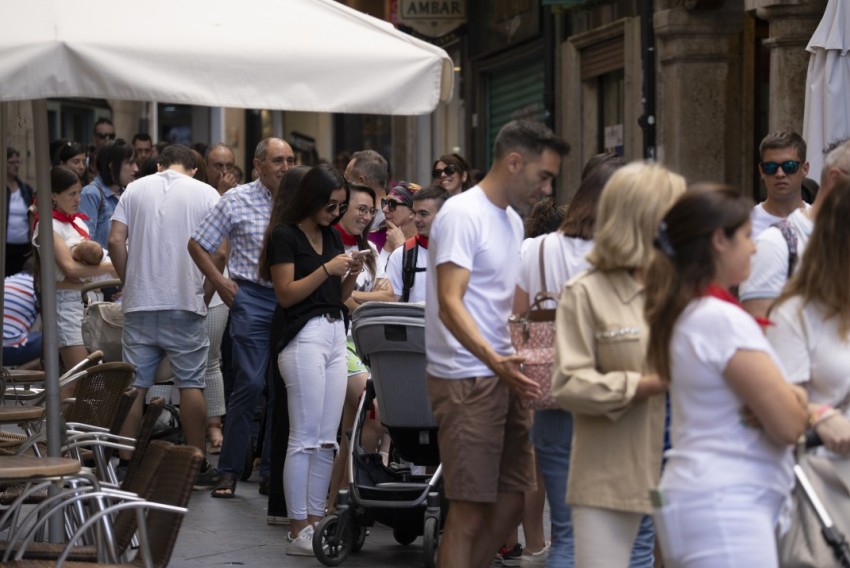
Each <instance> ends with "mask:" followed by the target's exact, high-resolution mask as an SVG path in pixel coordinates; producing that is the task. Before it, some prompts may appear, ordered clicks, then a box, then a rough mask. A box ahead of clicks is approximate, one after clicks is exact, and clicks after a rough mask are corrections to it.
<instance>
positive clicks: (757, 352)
mask: <svg viewBox="0 0 850 568" xmlns="http://www.w3.org/2000/svg"><path fill="white" fill-rule="evenodd" d="M751 210H752V204H751V203H750V202H749V200H747V199H746V198H743V197H741V195H740V193H739V192H738V191H737V190H735V189H733V188H730V187H728V186H718V185H706V186H701V187H700V186H698V187H696V188H692V189H690V190H689V191H688V192H687V193H686V194H685V195H684V196H682V197H681V198H680V199H679V200H678V201H677V203H676V205H674V206H673V208H672V209H671V210H670V212H669V213H667V215H665V217H664V219H663V221H662V223H661V225H660V228H659V229H658V233H657V236H656V247H657V248H658V249H660V251H661V254H657V255H656V257H655V259H654V261H653V263H652V264H651V266H650V269H649V272H648V273H647V277H646V314H647V321H648V322H649V325H650V341H649V349H648V361H649V365H650V367H651V368H652V369H654V370H656V371H657V372H658V374H659V375H660V376H661V377H662V378H663V379H664V380H667V381H669V384H670V407H671V424H670V437H671V443H672V449H670V450H669V451H668V452H667V454H666V457H667V464H666V466H665V468H664V472H663V474H662V476H661V483H660V486H659V490H658V491H657V492H655V493H654V497H655V499H654V505H655V507H656V510H655V513H654V515H653V517H654V520H655V524H656V534H657V535H658V538H659V541H660V543H661V550H662V552H663V554H664V565H665V566H667V567H669V568H676V567H692V568H716V567H721V566H722V567H723V568H734V567H741V568H745V567H746V568H749V567H752V566H760V567H761V566H764V567H768V566H777V564H778V559H777V554H776V540H775V537H774V531H775V527H776V522H777V520H778V518H779V514H780V511H781V509H782V504H783V502H784V501H785V500H786V498H787V496H788V493H789V491H790V490H791V487H792V481H793V477H792V471H791V465H792V462H791V451H790V445H791V444H793V443H794V442H795V441H796V440H797V438H798V437H799V436H800V434H801V433H802V432H803V430H804V429H805V427H806V419H807V411H806V394H805V392H804V391H803V389H801V388H800V387H798V386H794V385H790V384H788V383H787V382H786V381H785V379H784V377H783V376H782V371H781V370H780V366H779V364H778V359H777V357H776V354H775V353H774V351H773V349H772V348H771V346H770V344H769V343H768V342H767V339H766V338H765V336H764V334H763V333H762V331H761V329H759V323H766V322H757V321H756V320H754V319H753V318H752V317H751V316H750V315H749V314H748V313H747V312H745V311H744V309H743V308H742V307H741V306H740V304H738V302H737V300H735V298H734V297H733V296H732V294H731V293H730V292H729V289H730V288H731V287H732V286H735V285H737V284H738V283H740V282H741V281H742V280H744V279H746V277H747V276H748V274H749V271H750V256H751V255H752V253H753V252H755V245H754V244H753V241H752V240H751V238H750V231H751V227H750V211H751Z"/></svg>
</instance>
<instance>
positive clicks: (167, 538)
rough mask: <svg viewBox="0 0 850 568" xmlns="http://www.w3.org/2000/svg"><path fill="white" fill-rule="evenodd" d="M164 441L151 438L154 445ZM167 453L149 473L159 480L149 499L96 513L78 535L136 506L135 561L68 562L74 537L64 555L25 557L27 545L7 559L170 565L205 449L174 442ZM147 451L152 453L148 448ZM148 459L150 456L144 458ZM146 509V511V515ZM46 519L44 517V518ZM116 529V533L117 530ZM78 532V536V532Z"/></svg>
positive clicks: (79, 567) (75, 567) (85, 567)
mask: <svg viewBox="0 0 850 568" xmlns="http://www.w3.org/2000/svg"><path fill="white" fill-rule="evenodd" d="M159 444H167V443H164V442H152V443H151V448H154V447H155V446H157V445H159ZM167 447H168V449H167V451H166V452H165V455H164V456H163V457H162V459H161V460H160V463H159V465H158V467H157V468H156V472H155V473H154V474H153V475H152V476H149V477H152V478H154V479H155V480H156V482H155V483H152V484H151V490H150V492H149V499H148V501H128V502H124V503H119V504H117V505H114V506H112V507H109V508H107V509H106V510H104V511H101V512H99V513H97V514H95V515H93V516H92V517H91V518H90V519H89V520H88V521H87V522H86V523H85V524H84V525H83V526H82V527H80V529H79V531H78V532H77V535H80V534H83V533H86V532H88V531H89V530H90V528H91V527H93V526H95V525H96V524H97V523H100V522H102V521H103V520H104V519H108V518H109V517H111V516H113V515H117V514H120V513H121V512H123V511H128V510H134V511H135V512H136V513H135V514H136V516H137V518H140V517H142V518H143V523H141V524H139V525H138V529H139V539H140V541H141V546H140V547H139V552H138V554H137V555H136V557H135V558H133V560H132V561H130V562H127V563H123V564H101V563H91V562H69V561H66V560H67V559H68V558H69V557H70V555H71V554H72V553H73V551H74V549H75V547H74V546H73V542H74V539H72V541H71V542H70V543H69V544H68V545H66V547H65V551H64V552H63V554H62V556H60V558H59V559H58V561H55V560H29V559H23V557H24V555H25V554H26V551H27V547H26V546H25V547H23V548H21V549H20V550H18V551H17V553H16V555H15V561H14V562H8V563H5V564H4V566H10V567H22V568H23V567H30V566H32V567H39V568H41V567H45V568H46V567H54V566H68V567H70V568H92V567H94V566H147V565H150V566H154V567H155V568H164V567H165V566H168V562H169V560H170V559H171V554H172V552H173V551H174V545H175V543H176V542H177V536H178V534H179V531H180V525H181V524H182V522H183V514H184V513H185V511H186V509H185V507H186V505H187V504H188V503H189V498H190V496H191V495H192V485H193V484H194V482H195V478H196V477H197V475H198V472H199V471H200V468H201V464H202V462H203V460H204V456H203V453H202V452H201V451H200V450H199V449H197V448H195V447H192V446H174V445H170V444H168V446H167ZM148 453H151V451H150V450H149V451H148ZM145 461H147V459H146V460H145ZM145 510H146V511H147V515H146V516H144V512H145ZM42 522H45V521H42ZM117 532H118V531H117V530H116V534H117ZM77 535H75V537H76V536H77Z"/></svg>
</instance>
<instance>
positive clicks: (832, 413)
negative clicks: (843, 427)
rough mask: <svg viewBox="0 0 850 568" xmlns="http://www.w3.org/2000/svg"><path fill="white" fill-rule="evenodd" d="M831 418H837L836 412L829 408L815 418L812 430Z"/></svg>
mask: <svg viewBox="0 0 850 568" xmlns="http://www.w3.org/2000/svg"><path fill="white" fill-rule="evenodd" d="M833 416H838V411H837V410H835V409H834V408H829V409H828V410H827V411H825V412H824V413H823V414H821V415H820V416H818V417H817V418H815V420H814V421H813V422H812V428H817V427H818V426H819V425H821V424H823V423H824V422H826V421H827V420H829V419H830V418H832V417H833Z"/></svg>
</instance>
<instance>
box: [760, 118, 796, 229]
mask: <svg viewBox="0 0 850 568" xmlns="http://www.w3.org/2000/svg"><path fill="white" fill-rule="evenodd" d="M759 156H760V157H761V162H759V165H758V167H759V174H760V175H761V179H762V181H764V186H765V188H766V189H767V199H765V200H764V201H763V202H761V203H759V204H758V205H756V206H755V207H754V208H753V213H752V215H751V216H750V220H751V221H752V223H753V233H752V236H753V238H754V239H755V238H757V237H758V236H759V234H760V233H761V232H762V231H764V230H765V229H767V228H768V227H770V226H771V225H773V224H775V223H778V222H779V221H782V220H783V219H786V218H787V217H788V216H789V215H790V214H791V213H793V212H794V211H796V210H797V209H804V208H806V203H805V202H804V201H803V194H802V187H803V178H804V177H806V174H807V173H808V172H809V163H808V162H807V161H806V141H805V140H803V138H802V136H800V135H799V134H797V133H796V132H785V131H778V132H771V133H770V134H768V135H767V136H765V137H764V139H763V140H762V141H761V144H759Z"/></svg>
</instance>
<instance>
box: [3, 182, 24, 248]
mask: <svg viewBox="0 0 850 568" xmlns="http://www.w3.org/2000/svg"><path fill="white" fill-rule="evenodd" d="M27 207H28V205H27V204H26V203H25V202H24V196H23V195H21V191H20V190H18V191H14V192H12V194H11V195H10V197H9V211H8V213H7V217H8V219H9V226H8V227H7V228H6V242H7V243H9V244H10V245H22V244H26V243H27V241H28V240H29V237H30V227H29V216H28V215H27Z"/></svg>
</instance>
